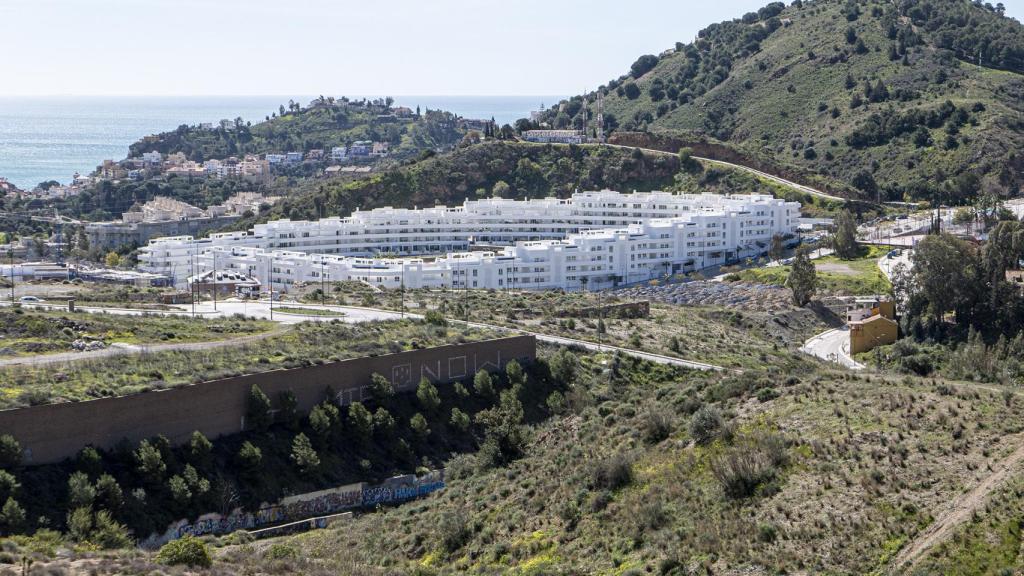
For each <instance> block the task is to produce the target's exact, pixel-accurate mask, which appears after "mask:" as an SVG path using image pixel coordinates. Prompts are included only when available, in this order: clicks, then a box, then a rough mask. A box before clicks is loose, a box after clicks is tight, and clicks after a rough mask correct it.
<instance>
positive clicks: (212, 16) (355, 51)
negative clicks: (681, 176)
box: [0, 0, 1024, 96]
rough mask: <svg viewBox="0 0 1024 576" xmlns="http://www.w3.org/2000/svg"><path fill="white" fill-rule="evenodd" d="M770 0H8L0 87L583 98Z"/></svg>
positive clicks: (18, 91)
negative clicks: (641, 59)
mask: <svg viewBox="0 0 1024 576" xmlns="http://www.w3.org/2000/svg"><path fill="white" fill-rule="evenodd" d="M767 3H768V0H718V1H708V0H629V1H625V2H624V1H622V0H388V1H386V2H371V1H367V0H358V1H354V0H272V1H271V0H0V54H3V55H4V56H3V57H2V58H0V95H5V96H12V95H13V96H18V95H43V94H46V95H53V94H61V95H63V94H69V95H264V94H325V95H335V96H341V95H346V94H350V95H356V94H390V95H396V96H397V95H411V94H415V95H534V94H575V93H579V92H581V91H583V90H584V89H592V88H594V87H596V86H597V85H599V84H602V83H604V82H606V81H607V80H610V79H611V78H615V77H617V76H619V75H621V74H623V73H625V72H627V71H628V69H629V65H630V64H631V63H632V62H633V61H634V60H635V59H636V57H637V56H640V55H641V54H648V53H653V54H657V53H659V52H661V51H663V50H665V49H667V48H669V47H672V46H673V45H674V44H675V42H676V41H690V40H692V39H693V38H694V36H695V35H696V33H697V31H698V30H700V29H701V28H703V27H705V26H707V25H708V24H710V23H712V22H718V21H721V20H726V19H730V18H736V17H739V16H741V15H742V14H743V13H745V12H749V11H752V10H756V9H757V8H758V7H760V6H762V5H764V4H767ZM1004 4H1005V5H1006V7H1007V12H1008V14H1009V15H1011V16H1014V17H1016V18H1018V19H1024V0H1004Z"/></svg>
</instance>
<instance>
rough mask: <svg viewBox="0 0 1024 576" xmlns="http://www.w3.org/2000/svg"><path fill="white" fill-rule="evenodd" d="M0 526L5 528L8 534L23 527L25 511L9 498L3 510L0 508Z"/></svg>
mask: <svg viewBox="0 0 1024 576" xmlns="http://www.w3.org/2000/svg"><path fill="white" fill-rule="evenodd" d="M0 524H3V526H4V527H5V528H7V531H8V533H10V532H15V531H17V530H20V529H21V528H22V526H24V525H25V509H24V508H22V507H21V504H18V501H17V500H15V499H14V498H12V497H10V496H8V497H7V501H6V502H4V506H3V508H0Z"/></svg>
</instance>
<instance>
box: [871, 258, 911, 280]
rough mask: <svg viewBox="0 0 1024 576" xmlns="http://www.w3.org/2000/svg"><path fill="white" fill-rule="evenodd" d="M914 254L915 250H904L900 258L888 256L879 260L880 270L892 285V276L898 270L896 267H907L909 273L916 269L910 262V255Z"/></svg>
mask: <svg viewBox="0 0 1024 576" xmlns="http://www.w3.org/2000/svg"><path fill="white" fill-rule="evenodd" d="M912 253H913V250H902V251H901V254H900V255H899V256H893V257H892V258H889V256H888V255H886V256H882V257H881V258H879V259H878V268H879V269H880V270H881V271H882V274H883V275H885V277H886V279H887V280H889V282H890V283H891V282H892V275H893V273H894V272H895V270H896V266H898V265H900V264H903V266H904V267H906V270H907V272H909V271H910V270H911V269H912V268H913V267H914V263H913V262H912V261H911V260H910V255H911V254H912Z"/></svg>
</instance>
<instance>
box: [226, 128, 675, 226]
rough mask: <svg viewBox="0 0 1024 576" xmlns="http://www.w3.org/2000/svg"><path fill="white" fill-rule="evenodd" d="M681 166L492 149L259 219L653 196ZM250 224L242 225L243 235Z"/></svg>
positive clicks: (335, 185)
mask: <svg viewBox="0 0 1024 576" xmlns="http://www.w3.org/2000/svg"><path fill="white" fill-rule="evenodd" d="M678 168H679V163H678V159H675V158H670V157H665V156H662V155H655V156H651V155H646V154H642V153H640V152H639V151H631V150H622V149H613V148H607V147H600V146H546V145H534V144H523V143H516V142H504V141H488V142H484V143H482V144H478V145H474V146H468V147H462V148H457V149H456V150H454V151H452V152H451V153H449V154H443V155H437V156H430V157H427V158H425V159H423V160H420V161H419V162H415V163H412V164H409V165H407V166H402V167H399V168H396V169H393V170H389V171H386V172H382V173H380V174H376V175H373V176H370V177H369V178H364V179H362V180H357V181H353V182H341V181H335V180H328V181H326V182H316V183H315V184H313V183H309V184H308V185H307V186H300V187H299V188H298V190H297V191H296V192H295V194H294V195H293V196H291V197H289V198H286V199H285V200H283V201H282V202H281V203H279V204H278V205H276V206H274V208H273V209H272V210H270V211H269V212H268V213H266V214H262V215H260V219H273V218H291V219H300V218H313V217H315V216H316V214H317V213H318V211H320V212H319V213H324V214H329V215H331V214H342V215H347V214H349V213H351V212H352V211H353V210H355V209H356V208H360V209H364V210H365V209H369V208H376V207H378V206H434V205H435V204H447V205H455V204H460V203H462V202H463V201H464V200H466V199H467V198H486V197H491V196H492V195H495V194H497V195H501V196H504V197H511V198H543V197H546V196H559V197H565V196H568V195H569V194H571V193H572V192H573V191H574V190H576V189H580V190H598V189H601V188H612V189H615V190H633V189H637V190H652V189H656V188H664V187H667V186H668V185H670V184H671V183H672V181H673V177H674V176H675V174H676V172H677V171H678ZM249 224H251V222H250V221H242V222H240V223H239V224H238V227H244V226H248V225H249Z"/></svg>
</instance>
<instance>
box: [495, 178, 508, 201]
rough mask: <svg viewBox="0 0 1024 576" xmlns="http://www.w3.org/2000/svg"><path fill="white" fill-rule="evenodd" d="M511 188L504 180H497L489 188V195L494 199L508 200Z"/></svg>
mask: <svg viewBox="0 0 1024 576" xmlns="http://www.w3.org/2000/svg"><path fill="white" fill-rule="evenodd" d="M511 190H512V187H511V186H509V185H508V182H505V181H504V180H498V181H497V182H495V183H494V187H493V188H491V195H492V196H494V197H495V198H508V197H509V196H510V195H511Z"/></svg>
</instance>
